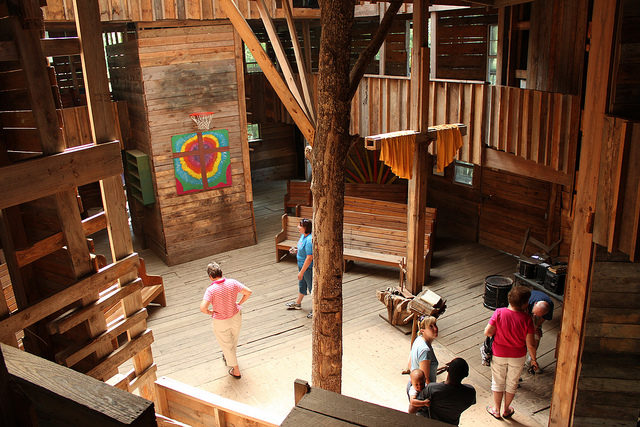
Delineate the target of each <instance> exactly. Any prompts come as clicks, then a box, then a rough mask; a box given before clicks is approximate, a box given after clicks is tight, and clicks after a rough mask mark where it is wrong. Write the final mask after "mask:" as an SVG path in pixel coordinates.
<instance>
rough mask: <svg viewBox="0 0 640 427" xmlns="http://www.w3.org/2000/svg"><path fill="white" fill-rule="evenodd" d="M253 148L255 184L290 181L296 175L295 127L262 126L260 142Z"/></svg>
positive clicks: (252, 170)
mask: <svg viewBox="0 0 640 427" xmlns="http://www.w3.org/2000/svg"><path fill="white" fill-rule="evenodd" d="M249 145H250V147H251V150H252V151H251V153H250V158H251V179H252V180H253V181H254V182H259V181H272V180H276V179H288V178H291V177H292V176H295V175H296V172H297V154H296V144H295V137H294V128H293V125H287V124H281V123H262V124H260V141H258V142H249Z"/></svg>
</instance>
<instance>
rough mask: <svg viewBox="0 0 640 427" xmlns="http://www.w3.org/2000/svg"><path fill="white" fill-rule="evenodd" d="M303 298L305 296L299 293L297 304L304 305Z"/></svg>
mask: <svg viewBox="0 0 640 427" xmlns="http://www.w3.org/2000/svg"><path fill="white" fill-rule="evenodd" d="M302 298H304V294H301V293H299V292H298V299H297V300H296V304H302Z"/></svg>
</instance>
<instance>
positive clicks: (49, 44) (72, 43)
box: [40, 37, 80, 56]
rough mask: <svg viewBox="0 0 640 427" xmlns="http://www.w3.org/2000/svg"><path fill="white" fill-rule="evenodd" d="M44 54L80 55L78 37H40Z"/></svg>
mask: <svg viewBox="0 0 640 427" xmlns="http://www.w3.org/2000/svg"><path fill="white" fill-rule="evenodd" d="M40 45H41V46H42V51H43V52H44V56H70V55H80V39H78V38H77V37H60V38H55V39H48V38H47V39H40Z"/></svg>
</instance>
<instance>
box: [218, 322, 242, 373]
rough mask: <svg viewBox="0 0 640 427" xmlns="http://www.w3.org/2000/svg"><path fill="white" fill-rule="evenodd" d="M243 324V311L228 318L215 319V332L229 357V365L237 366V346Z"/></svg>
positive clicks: (225, 356)
mask: <svg viewBox="0 0 640 427" xmlns="http://www.w3.org/2000/svg"><path fill="white" fill-rule="evenodd" d="M241 326H242V312H241V311H239V312H237V313H236V314H235V315H233V316H232V317H230V318H228V319H213V333H214V335H215V336H216V339H217V340H218V344H220V348H221V349H222V354H224V358H225V359H227V366H237V365H238V358H237V357H236V348H237V346H238V337H239V336H240V327H241Z"/></svg>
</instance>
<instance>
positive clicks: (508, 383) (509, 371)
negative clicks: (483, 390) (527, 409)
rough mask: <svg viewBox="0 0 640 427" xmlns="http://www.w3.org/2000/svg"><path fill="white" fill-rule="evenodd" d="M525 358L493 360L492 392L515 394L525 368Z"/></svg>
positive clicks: (498, 358) (495, 358) (495, 357)
mask: <svg viewBox="0 0 640 427" xmlns="http://www.w3.org/2000/svg"><path fill="white" fill-rule="evenodd" d="M524 359H525V356H522V357H498V356H496V355H495V354H494V355H493V358H492V359H491V391H497V392H504V391H506V392H507V393H511V394H515V392H516V390H517V389H518V381H519V380H520V374H521V373H522V367H523V366H524Z"/></svg>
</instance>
